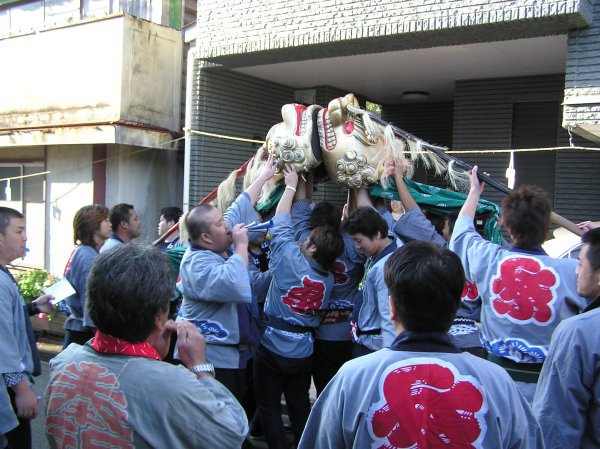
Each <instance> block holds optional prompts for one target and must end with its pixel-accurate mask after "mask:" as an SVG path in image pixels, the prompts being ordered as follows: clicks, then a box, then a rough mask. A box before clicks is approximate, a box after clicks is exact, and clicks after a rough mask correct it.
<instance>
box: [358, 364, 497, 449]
mask: <svg viewBox="0 0 600 449" xmlns="http://www.w3.org/2000/svg"><path fill="white" fill-rule="evenodd" d="M380 397H381V398H382V400H381V401H380V402H378V403H377V404H375V405H374V406H373V407H372V408H371V410H370V411H369V431H370V433H371V436H372V437H374V439H375V441H376V444H377V445H379V446H378V447H379V448H380V449H396V448H429V449H436V448H440V449H441V448H445V449H448V448H455V449H458V448H465V447H480V444H481V441H482V440H483V437H484V435H485V431H486V423H485V420H484V419H483V415H484V414H485V411H486V410H487V406H486V405H485V401H484V397H483V393H482V392H481V390H480V388H479V385H478V384H477V383H476V381H475V380H474V379H473V378H471V377H466V376H461V375H460V373H459V372H458V371H457V370H456V368H455V367H454V366H453V365H451V364H450V363H448V362H445V361H443V360H439V359H433V360H432V359H418V358H417V359H408V360H404V361H403V362H400V363H399V364H395V365H393V366H392V367H390V368H389V369H388V370H386V372H385V373H384V375H383V377H382V382H381V383H380ZM374 447H375V446H374Z"/></svg>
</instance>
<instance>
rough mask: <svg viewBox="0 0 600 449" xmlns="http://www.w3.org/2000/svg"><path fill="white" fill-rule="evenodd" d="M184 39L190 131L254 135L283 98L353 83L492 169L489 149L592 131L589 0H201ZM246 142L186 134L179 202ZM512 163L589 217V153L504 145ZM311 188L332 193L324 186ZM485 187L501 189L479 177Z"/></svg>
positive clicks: (597, 101)
mask: <svg viewBox="0 0 600 449" xmlns="http://www.w3.org/2000/svg"><path fill="white" fill-rule="evenodd" d="M197 43H198V44H197V47H196V52H195V64H194V74H193V80H194V86H193V98H192V104H191V105H188V106H189V110H190V117H189V123H190V127H191V128H192V129H193V130H196V131H201V132H210V133H215V134H223V135H228V136H238V137H243V138H253V137H255V136H257V137H260V138H264V137H265V135H266V132H267V131H268V129H269V128H270V126H271V125H273V124H275V123H277V122H279V121H281V116H280V107H281V106H282V105H283V104H285V103H291V102H294V101H297V102H301V103H316V104H320V105H322V106H327V103H328V102H329V101H330V100H331V99H333V98H335V97H337V96H340V95H344V94H345V93H347V92H353V93H354V94H356V95H357V97H358V98H360V99H361V100H362V104H363V105H364V102H365V101H370V102H373V103H375V104H377V105H380V106H381V112H382V116H383V118H384V119H386V120H387V121H391V122H393V123H394V124H396V125H397V126H399V127H401V128H403V129H405V130H407V131H409V132H411V133H413V134H415V135H417V136H418V137H420V138H422V139H424V140H426V141H428V142H430V143H435V144H439V145H443V146H447V147H450V148H451V149H453V150H459V151H460V150H462V151H465V153H463V154H459V155H458V157H459V158H460V159H463V160H465V161H466V162H469V163H471V164H473V163H477V164H479V166H480V167H482V168H483V169H484V170H486V171H488V172H490V173H491V175H492V176H493V177H494V178H497V179H500V180H503V181H505V178H504V176H505V170H506V168H507V166H508V163H509V158H510V155H509V154H508V153H491V152H489V150H492V149H511V148H513V149H514V148H549V147H562V146H569V143H570V142H573V144H575V145H579V146H585V147H598V143H599V142H600V50H599V48H600V2H599V1H595V0H581V1H580V0H560V1H559V0H544V1H539V0H520V1H514V0H513V1H500V0H462V1H442V0H407V1H396V0H378V1H367V0H321V1H308V2H307V1H300V0H286V1H283V0H265V1H261V2H238V1H233V0H220V1H216V0H206V1H202V2H198V23H197ZM467 150H469V151H467ZM253 151H254V146H253V145H251V144H248V143H244V142H232V141H228V140H223V139H217V138H214V137H211V136H207V135H199V134H193V135H191V136H190V141H189V143H188V147H187V152H186V168H185V172H186V179H187V181H186V183H185V188H186V189H187V190H186V193H185V198H184V202H187V203H190V204H193V203H195V202H196V201H198V200H199V199H200V198H201V197H202V196H203V195H205V194H206V193H208V192H209V191H210V190H212V188H213V187H214V186H215V185H217V184H218V182H220V181H221V180H222V179H223V178H224V177H225V176H226V175H227V174H228V173H229V172H230V171H231V170H232V169H233V168H236V167H238V166H240V165H241V164H242V163H243V162H244V161H245V160H246V159H248V158H249V157H250V156H251V155H252V153H253ZM207 167H210V170H207V169H206V168H207ZM515 167H516V170H517V185H518V184H520V183H537V184H540V185H542V186H543V187H544V188H545V189H546V190H547V191H548V192H549V194H550V196H551V199H552V200H553V202H554V207H555V210H556V211H557V212H558V213H560V214H563V215H564V216H566V217H567V218H569V219H571V220H574V221H578V220H582V219H587V218H595V219H597V218H598V217H599V216H600V178H599V177H598V176H597V175H596V174H597V172H598V168H600V153H598V152H594V151H583V150H578V151H575V150H560V151H539V152H527V153H516V154H515ZM420 179H422V180H425V181H428V182H438V181H436V180H432V179H430V177H429V179H428V175H426V174H423V173H422V174H421V175H420ZM322 192H323V194H324V196H328V197H332V198H333V197H335V196H336V195H338V194H340V195H341V192H340V191H339V188H337V187H336V186H334V185H329V186H327V187H325V188H324V189H322ZM486 196H487V198H489V199H491V200H494V201H499V200H500V199H501V198H502V195H501V194H499V193H496V192H493V191H492V189H488V190H487V192H486Z"/></svg>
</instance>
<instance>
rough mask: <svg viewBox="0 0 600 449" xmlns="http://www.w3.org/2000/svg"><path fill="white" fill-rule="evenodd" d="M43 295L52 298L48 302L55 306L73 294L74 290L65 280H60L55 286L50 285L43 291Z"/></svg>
mask: <svg viewBox="0 0 600 449" xmlns="http://www.w3.org/2000/svg"><path fill="white" fill-rule="evenodd" d="M44 294H46V295H52V296H54V299H53V300H51V301H50V303H51V304H52V305H56V304H58V303H59V302H61V301H62V300H63V299H65V298H68V297H69V296H71V295H73V294H75V289H74V288H73V286H72V285H71V283H70V282H69V281H67V278H62V279H61V280H60V281H58V282H57V283H56V284H54V285H51V286H50V287H48V288H47V289H45V290H44Z"/></svg>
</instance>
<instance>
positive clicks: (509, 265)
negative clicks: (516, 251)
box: [491, 257, 558, 325]
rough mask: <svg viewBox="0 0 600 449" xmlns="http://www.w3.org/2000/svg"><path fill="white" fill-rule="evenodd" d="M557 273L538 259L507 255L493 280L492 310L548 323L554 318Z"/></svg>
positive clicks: (516, 319) (524, 320) (515, 319)
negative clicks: (553, 305)
mask: <svg viewBox="0 0 600 449" xmlns="http://www.w3.org/2000/svg"><path fill="white" fill-rule="evenodd" d="M557 285H558V276H557V274H556V272H555V271H554V270H553V269H552V268H550V267H546V266H544V264H543V263H542V262H541V261H540V260H538V259H535V258H529V257H507V258H506V259H504V260H502V261H501V262H500V264H499V266H498V274H497V275H496V277H495V278H493V279H492V283H491V287H492V294H493V295H496V296H493V295H492V297H491V301H492V310H493V311H494V312H495V313H496V314H497V315H499V316H504V317H506V318H508V319H509V320H511V321H513V322H516V323H519V324H523V323H528V322H533V323H535V324H538V325H545V324H548V323H550V322H551V321H552V319H553V316H554V308H553V307H552V304H553V303H554V301H555V299H556V287H557Z"/></svg>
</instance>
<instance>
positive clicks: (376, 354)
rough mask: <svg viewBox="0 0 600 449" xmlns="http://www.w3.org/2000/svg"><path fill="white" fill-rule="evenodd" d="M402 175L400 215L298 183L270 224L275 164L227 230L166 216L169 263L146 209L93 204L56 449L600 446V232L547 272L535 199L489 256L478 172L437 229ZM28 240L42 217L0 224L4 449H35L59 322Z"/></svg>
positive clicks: (82, 215) (76, 254) (214, 221)
mask: <svg viewBox="0 0 600 449" xmlns="http://www.w3.org/2000/svg"><path fill="white" fill-rule="evenodd" d="M405 169H406V166H405V164H404V163H403V162H402V161H399V162H398V163H396V165H395V166H394V180H395V185H396V188H397V194H398V196H399V198H400V201H394V202H392V204H391V210H388V209H387V207H385V203H383V205H382V203H381V202H380V201H378V200H376V199H374V198H372V197H371V196H370V195H369V192H368V190H367V189H366V188H361V189H358V190H354V191H350V192H349V194H348V202H347V204H346V206H345V207H344V208H343V209H340V208H338V207H337V206H336V205H334V204H332V203H329V202H321V203H318V204H313V202H312V193H313V185H312V181H311V176H310V174H309V175H307V176H306V178H305V177H303V176H299V175H298V173H296V170H295V168H294V166H291V165H286V166H284V168H283V169H282V175H283V183H284V184H285V188H284V190H283V194H282V196H281V199H280V200H279V202H278V203H277V206H276V208H275V210H274V211H272V212H266V213H262V215H261V213H259V212H257V208H256V204H257V201H258V199H259V196H260V194H261V191H262V189H263V187H264V185H265V184H266V183H267V182H268V181H270V180H271V179H272V177H273V176H274V174H275V172H276V164H275V162H274V160H273V158H272V156H270V157H269V159H268V160H267V162H266V164H265V165H264V167H263V169H262V171H261V172H260V173H259V174H258V176H257V177H256V179H255V181H254V182H252V183H251V184H250V185H249V186H248V187H247V188H246V190H245V191H244V192H243V193H242V194H241V195H239V196H238V197H237V199H235V201H234V202H233V203H232V204H231V206H229V208H228V209H227V210H226V211H221V210H219V209H218V208H216V207H215V206H212V205H200V206H196V207H194V208H193V209H191V210H190V211H189V213H187V214H183V212H182V211H181V209H179V208H176V207H167V208H164V209H162V211H161V214H160V219H159V224H158V234H159V235H163V234H165V233H166V231H167V230H168V229H171V228H173V227H174V226H176V225H177V224H178V223H179V228H178V231H176V232H175V233H171V234H169V236H168V237H167V238H166V239H162V241H161V242H160V243H159V244H158V245H156V246H152V245H142V244H135V242H132V241H133V240H134V239H136V238H137V237H139V236H140V233H141V231H140V230H141V228H140V219H139V217H138V215H137V212H136V211H135V208H134V207H133V206H132V205H130V204H125V203H122V204H117V205H115V206H113V207H112V208H111V209H110V210H108V209H107V208H106V207H104V206H101V205H91V206H84V207H82V208H81V209H80V210H79V211H78V212H77V213H76V215H75V218H74V221H73V236H74V243H75V245H76V247H75V249H74V251H73V253H72V254H71V256H70V258H69V261H68V263H67V266H66V268H65V273H64V276H65V277H66V279H67V280H68V281H69V282H70V283H71V285H72V286H73V288H74V290H75V294H73V295H72V296H70V297H69V298H67V299H66V302H67V305H68V310H69V317H68V319H67V321H66V324H65V338H64V345H63V351H62V352H61V353H60V354H59V355H57V356H56V357H55V358H54V359H52V360H51V362H50V367H51V373H50V381H49V384H48V387H47V390H46V394H45V397H44V398H43V404H44V407H45V412H46V413H45V416H46V418H45V420H46V421H45V426H46V436H47V439H48V442H49V445H50V447H51V448H75V447H79V448H92V447H119V448H129V447H131V448H134V447H135V448H146V447H148V448H150V447H152V448H188V447H189V448H204V447H205V448H239V447H243V448H251V447H254V444H255V442H256V441H257V438H260V437H262V438H264V439H265V440H266V444H267V445H268V447H269V448H270V449H286V448H289V447H298V448H302V449H313V448H361V449H362V448H370V447H385V448H408V447H418V448H428V447H432V448H433V447H461V448H462V447H482V448H543V447H547V448H565V447H569V448H571V447H573V448H575V447H581V448H600V427H599V426H598V422H599V421H598V420H599V419H600V418H599V414H600V412H599V405H598V403H599V400H600V399H599V398H600V379H599V378H598V373H600V347H599V343H598V342H599V341H600V340H599V338H600V335H599V333H600V326H599V325H598V324H600V307H599V306H600V229H595V228H594V226H593V225H592V224H591V223H589V222H586V223H582V224H581V226H582V227H583V228H585V230H586V233H585V234H584V235H583V237H582V242H583V246H582V250H581V252H580V255H579V262H577V261H576V260H572V259H555V258H552V257H550V256H548V255H547V254H546V253H545V251H544V250H543V248H542V246H541V244H542V243H543V242H544V240H545V239H546V237H547V235H548V232H549V225H550V213H551V206H550V203H549V201H548V199H547V197H546V195H545V193H544V192H543V191H542V190H541V189H539V188H538V187H535V186H521V187H519V188H518V189H516V190H515V191H513V192H512V193H511V194H509V195H508V196H507V197H506V198H505V199H504V201H503V203H502V224H503V226H504V229H505V231H506V235H507V237H508V239H507V240H508V241H504V242H503V243H502V244H495V243H492V242H490V241H487V240H485V239H484V238H483V237H482V236H481V235H480V233H479V232H478V231H477V229H476V228H475V225H474V221H475V218H476V208H477V204H478V202H479V200H480V197H481V195H482V192H483V188H484V185H483V184H482V183H480V181H479V179H478V176H477V167H474V169H473V171H472V173H471V188H470V191H469V194H468V196H467V198H466V200H465V202H464V205H463V206H462V208H461V209H460V210H459V211H455V212H454V213H451V214H449V215H448V216H447V217H445V218H444V219H442V220H440V223H439V224H438V226H436V225H434V224H433V223H432V222H431V221H430V220H429V219H428V218H427V216H426V214H425V213H424V212H423V211H422V210H421V208H420V207H419V206H418V204H417V203H416V202H415V200H414V199H413V198H412V196H411V194H410V192H409V190H408V188H407V186H406V185H405V183H404V181H403V175H404V171H405ZM269 220H270V221H269ZM256 222H258V223H260V222H269V225H268V226H264V227H261V229H256V230H255V229H254V228H252V227H248V226H247V225H248V224H250V223H256ZM266 230H267V231H268V236H267V232H265V231H266ZM25 242H26V230H25V218H24V216H23V215H22V214H20V213H19V212H17V211H15V210H13V209H9V208H0V270H1V271H2V273H0V284H1V287H2V288H1V290H0V307H1V308H2V312H1V314H0V320H1V321H2V328H1V330H0V332H1V333H2V334H1V335H2V336H1V337H0V354H1V357H0V367H1V368H2V376H3V380H4V383H5V385H6V388H2V389H0V435H2V437H1V438H0V448H4V447H9V448H11V449H22V448H28V447H31V433H30V424H29V421H30V420H31V419H32V418H34V417H35V416H36V414H37V413H38V411H39V407H40V398H38V397H36V396H35V394H34V393H33V392H32V390H31V387H30V382H31V376H36V375H38V374H39V372H40V369H39V357H38V355H37V352H36V351H37V350H36V346H35V339H34V336H33V332H32V330H31V323H30V321H29V319H28V316H29V315H31V314H35V313H38V312H40V311H41V312H49V311H51V310H52V308H53V307H52V305H51V300H52V299H53V298H52V297H50V296H48V295H45V296H42V297H40V298H38V299H37V300H35V301H33V302H31V303H29V304H27V305H24V303H23V300H22V298H21V295H20V293H19V291H18V288H17V285H16V283H15V282H14V279H13V277H12V275H11V273H10V272H9V271H8V269H7V265H8V264H10V263H11V262H12V261H14V260H15V259H17V258H19V257H22V256H23V255H24V251H25ZM311 383H314V385H315V388H316V392H317V399H316V402H315V403H314V405H313V406H312V407H311V401H310V395H309V391H310V388H311ZM282 396H283V397H284V398H285V406H286V409H287V413H286V414H287V416H288V417H289V421H290V430H291V432H286V428H285V425H284V420H283V418H282V414H283V409H282ZM288 433H291V435H288ZM290 439H291V441H290Z"/></svg>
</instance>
